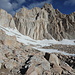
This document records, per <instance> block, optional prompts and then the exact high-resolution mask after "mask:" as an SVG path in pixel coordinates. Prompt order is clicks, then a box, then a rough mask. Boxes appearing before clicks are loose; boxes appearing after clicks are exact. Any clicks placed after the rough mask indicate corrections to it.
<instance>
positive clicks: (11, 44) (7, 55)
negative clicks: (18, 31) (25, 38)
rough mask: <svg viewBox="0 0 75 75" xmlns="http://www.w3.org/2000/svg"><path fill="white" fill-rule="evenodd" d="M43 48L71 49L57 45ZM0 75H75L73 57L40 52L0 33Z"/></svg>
mask: <svg viewBox="0 0 75 75" xmlns="http://www.w3.org/2000/svg"><path fill="white" fill-rule="evenodd" d="M63 47H64V48H63ZM45 48H53V49H54V48H55V49H58V48H59V49H61V48H63V50H66V51H67V50H70V49H71V48H70V47H69V48H70V49H69V48H68V49H67V47H66V46H59V45H53V46H52V47H45ZM73 48H74V47H72V49H73ZM0 75H75V56H70V55H69V56H67V55H61V54H58V53H45V52H40V51H38V50H35V49H33V48H32V46H31V45H29V46H27V45H24V44H22V43H19V42H17V40H16V37H15V36H13V37H12V36H8V35H6V34H5V32H4V31H0Z"/></svg>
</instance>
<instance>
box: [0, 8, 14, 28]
mask: <svg viewBox="0 0 75 75" xmlns="http://www.w3.org/2000/svg"><path fill="white" fill-rule="evenodd" d="M0 25H2V26H4V27H11V28H15V22H14V19H13V17H12V16H11V15H10V14H8V13H7V12H6V11H5V10H3V9H0Z"/></svg>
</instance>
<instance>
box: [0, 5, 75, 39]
mask: <svg viewBox="0 0 75 75" xmlns="http://www.w3.org/2000/svg"><path fill="white" fill-rule="evenodd" d="M0 15H1V16H0V24H1V25H3V26H5V27H12V28H15V27H16V28H17V29H18V30H19V32H21V33H22V34H24V35H27V36H30V37H31V38H33V39H36V40H39V39H52V38H54V39H56V40H62V39H75V12H74V13H72V14H69V15H66V14H62V13H61V12H60V11H59V10H58V9H54V8H53V7H52V5H50V4H45V5H44V6H43V7H42V8H38V7H35V8H33V9H31V10H28V9H26V8H22V9H21V10H20V11H19V12H18V13H16V14H15V16H14V17H12V16H11V15H10V14H8V13H7V12H6V11H5V10H3V9H0Z"/></svg>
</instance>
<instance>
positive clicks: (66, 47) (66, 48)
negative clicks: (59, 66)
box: [43, 44, 75, 54]
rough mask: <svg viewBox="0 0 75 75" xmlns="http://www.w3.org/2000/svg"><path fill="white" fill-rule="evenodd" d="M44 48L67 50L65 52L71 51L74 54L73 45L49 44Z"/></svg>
mask: <svg viewBox="0 0 75 75" xmlns="http://www.w3.org/2000/svg"><path fill="white" fill-rule="evenodd" d="M43 48H45V49H57V50H59V51H64V52H67V53H70V54H71V53H72V54H75V46H74V45H61V44H60V45H58V44H57V45H51V46H48V47H43Z"/></svg>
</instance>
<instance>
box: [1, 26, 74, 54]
mask: <svg viewBox="0 0 75 75" xmlns="http://www.w3.org/2000/svg"><path fill="white" fill-rule="evenodd" d="M0 29H2V30H3V31H5V33H6V34H7V35H9V36H16V39H17V41H18V42H21V43H24V44H25V45H33V48H35V49H37V50H40V51H44V52H49V53H52V52H56V53H57V52H58V53H61V54H65V55H69V54H68V53H65V52H62V51H58V50H55V49H41V48H42V47H44V46H50V45H53V44H63V45H75V43H74V41H75V40H68V39H63V40H62V41H56V40H55V39H51V40H47V39H44V40H34V39H32V38H30V37H29V36H25V35H22V34H21V33H20V32H19V31H18V30H17V29H16V28H15V29H11V28H5V27H3V26H1V25H0ZM70 55H75V54H70Z"/></svg>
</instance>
